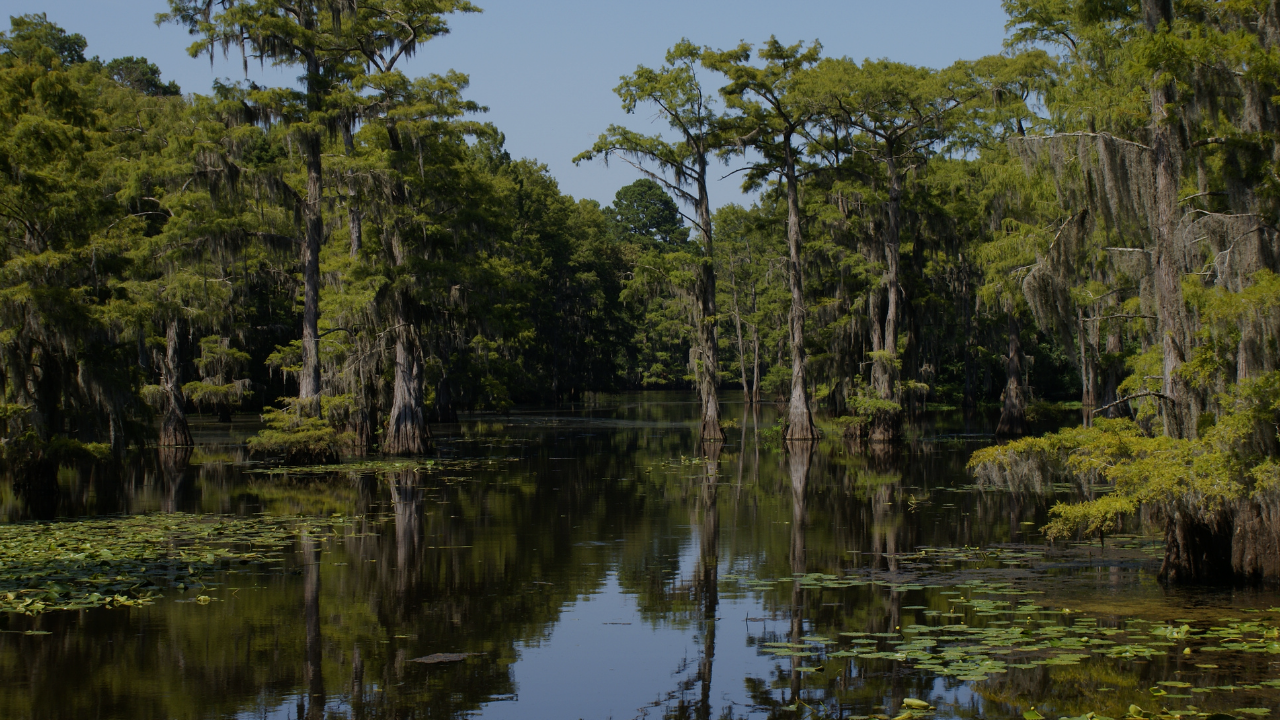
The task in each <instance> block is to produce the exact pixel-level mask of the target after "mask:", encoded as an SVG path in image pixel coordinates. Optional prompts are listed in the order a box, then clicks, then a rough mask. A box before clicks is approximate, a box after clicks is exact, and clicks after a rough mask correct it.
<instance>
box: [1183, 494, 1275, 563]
mask: <svg viewBox="0 0 1280 720" xmlns="http://www.w3.org/2000/svg"><path fill="white" fill-rule="evenodd" d="M1166 515H1167V517H1166V520H1165V553H1164V562H1163V564H1161V566H1160V578H1161V579H1162V580H1165V581H1168V582H1173V583H1205V582H1231V581H1245V582H1258V581H1280V495H1277V494H1275V493H1272V494H1271V497H1266V498H1258V497H1252V498H1245V499H1240V500H1236V501H1234V502H1231V503H1228V504H1226V505H1225V506H1224V507H1223V508H1221V509H1220V510H1218V511H1217V512H1214V513H1212V514H1209V515H1207V516H1206V515H1205V514H1202V513H1197V512H1195V511H1194V510H1192V509H1188V508H1170V509H1168V510H1166ZM1228 559H1229V560H1230V561H1229V562H1227V560H1228Z"/></svg>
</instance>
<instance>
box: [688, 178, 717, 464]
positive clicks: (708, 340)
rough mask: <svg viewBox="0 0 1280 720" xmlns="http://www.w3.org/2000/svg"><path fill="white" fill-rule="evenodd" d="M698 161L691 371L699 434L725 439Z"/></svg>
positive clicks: (707, 216) (707, 219) (706, 214)
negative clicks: (698, 256) (697, 257)
mask: <svg viewBox="0 0 1280 720" xmlns="http://www.w3.org/2000/svg"><path fill="white" fill-rule="evenodd" d="M700 160H701V162H700V164H699V168H700V170H701V172H700V174H699V177H698V206H697V213H698V225H699V228H698V231H699V233H700V234H701V235H702V257H701V259H700V260H701V262H700V267H699V268H698V277H697V280H696V281H695V283H694V286H695V287H694V289H695V295H696V297H695V298H694V324H695V325H696V326H697V327H695V328H694V338H695V343H696V348H695V351H696V357H695V359H694V368H693V370H694V378H695V379H696V381H697V383H698V397H699V398H700V399H701V400H702V427H701V428H700V430H699V432H700V437H701V438H702V439H703V440H712V441H715V442H724V430H721V429H720V398H719V397H717V394H716V386H717V384H718V380H719V377H718V375H719V370H720V364H719V361H718V360H717V359H716V349H717V348H716V269H715V265H713V264H712V258H713V257H714V254H713V251H714V246H713V245H712V242H711V232H712V226H711V200H710V198H709V196H708V195H707V179H706V158H705V157H703V158H700Z"/></svg>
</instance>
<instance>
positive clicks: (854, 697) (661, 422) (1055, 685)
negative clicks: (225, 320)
mask: <svg viewBox="0 0 1280 720" xmlns="http://www.w3.org/2000/svg"><path fill="white" fill-rule="evenodd" d="M682 400H683V399H682V398H679V397H678V396H668V395H656V394H649V395H644V396H631V397H623V398H620V399H615V400H614V401H610V402H606V403H604V404H602V405H600V406H599V407H595V408H590V409H583V410H577V411H572V412H562V413H556V414H552V413H543V414H517V415H513V416H512V417H510V418H503V419H494V418H489V419H484V420H477V421H473V422H466V423H463V424H462V425H460V426H454V427H451V428H438V429H437V430H439V431H440V432H438V439H437V448H438V453H439V456H438V462H437V464H436V465H434V466H431V467H429V468H418V469H413V468H411V467H408V468H401V469H395V468H389V467H385V466H376V465H375V466H372V467H365V468H363V469H347V470H344V471H342V472H327V473H322V472H288V473H275V474H270V473H263V472H257V471H260V470H262V469H263V468H262V467H261V466H259V465H255V464H252V463H246V462H245V459H244V454H243V450H242V449H241V448H240V447H239V446H238V445H237V444H236V443H235V434H236V433H241V434H243V433H248V432H249V431H251V430H252V428H251V427H249V426H240V425H237V426H233V428H232V435H231V436H228V434H227V430H226V426H218V425H212V424H211V425H207V426H201V427H200V428H199V432H198V433H197V437H198V442H200V443H201V445H200V447H198V448H197V450H196V452H195V453H194V455H193V456H192V457H191V458H189V459H188V458H184V457H181V456H178V457H173V456H169V457H166V458H144V459H142V460H140V461H139V464H138V467H136V468H133V469H131V470H129V471H126V472H124V473H103V472H98V471H87V470H86V471H82V472H75V471H72V470H64V471H63V473H62V474H61V475H60V476H59V480H58V486H57V488H55V489H52V490H50V489H47V488H46V489H44V490H42V491H39V492H37V491H34V490H30V489H24V488H23V487H20V486H14V485H12V484H10V485H5V486H0V519H3V520H4V521H5V522H21V521H28V520H31V519H48V518H52V517H55V516H61V517H63V518H74V517H84V516H94V515H97V516H101V515H108V514H117V513H124V514H136V513H172V512H185V513H201V514H230V515H242V516H254V514H255V513H267V514H270V515H274V516H289V515H303V516H310V517H332V516H334V515H335V514H338V515H341V516H342V517H343V518H347V519H346V520H344V521H343V522H342V523H339V524H337V525H335V526H334V529H333V530H332V531H331V532H327V533H323V534H320V535H308V536H306V538H305V539H304V540H299V541H298V542H297V543H295V545H294V546H293V547H292V548H290V549H289V551H288V552H286V554H285V555H284V562H283V563H282V564H278V565H275V566H271V567H260V566H253V568H252V569H249V570H245V571H241V572H224V573H221V574H219V575H218V576H217V577H216V583H215V584H211V585H209V586H207V587H205V588H202V589H199V590H196V589H192V590H190V591H188V592H186V593H181V592H176V591H170V592H167V593H166V594H165V597H164V598H163V599H160V600H158V601H157V602H156V603H155V604H152V605H149V606H146V607H135V608H113V609H92V610H77V611H53V612H46V613H44V614H40V615H37V616H34V617H28V616H24V615H19V614H16V613H10V614H5V615H0V630H3V631H5V632H0V718H80V717H83V718H130V719H133V718H184V719H185V718H246V719H247V718H317V719H318V718H459V717H482V718H513V719H514V718H570V719H572V718H585V719H591V718H619V719H621V718H635V717H649V718H740V717H756V718H766V717H779V718H794V717H842V718H851V717H859V716H862V717H866V716H876V715H882V716H884V717H887V718H891V717H904V716H903V715H902V713H903V712H904V710H905V709H906V708H904V707H903V705H902V701H903V700H904V699H906V698H912V699H919V700H923V701H926V702H927V703H929V704H931V705H932V706H934V707H935V708H936V711H933V712H930V711H927V710H923V709H922V710H921V711H920V712H919V714H920V715H922V716H927V717H941V718H985V717H1014V718H1021V717H1022V716H1023V713H1024V712H1027V711H1030V710H1031V708H1032V707H1033V706H1034V707H1035V708H1036V712H1039V713H1041V714H1042V715H1043V716H1044V717H1046V718H1058V717H1060V716H1080V715H1083V714H1085V713H1087V712H1095V713H1097V714H1098V715H1102V716H1109V717H1113V718H1120V717H1124V716H1125V715H1126V711H1127V708H1128V707H1129V706H1130V704H1136V705H1138V706H1140V707H1141V708H1142V709H1144V710H1146V711H1153V712H1157V713H1160V712H1163V713H1164V714H1166V715H1168V716H1189V717H1193V716H1196V715H1201V716H1203V715H1204V714H1205V713H1209V712H1217V711H1225V712H1227V713H1229V714H1232V715H1236V716H1240V717H1266V716H1267V715H1266V714H1265V712H1264V711H1267V710H1270V709H1272V708H1277V706H1280V689H1277V687H1276V685H1280V683H1277V682H1276V679H1277V678H1280V639H1277V637H1276V628H1277V627H1278V626H1280V594H1278V593H1276V592H1275V591H1274V590H1266V589H1247V588H1239V589H1217V590H1195V591H1189V590H1171V589H1166V588H1163V587H1161V586H1160V585H1159V584H1158V583H1157V581H1156V578H1155V575H1156V570H1157V568H1158V561H1157V560H1155V559H1154V558H1155V557H1158V553H1159V546H1158V543H1157V542H1156V540H1157V538H1155V537H1153V536H1152V533H1151V528H1144V527H1143V526H1142V525H1141V523H1137V524H1135V525H1134V527H1132V528H1129V530H1130V532H1129V534H1127V535H1124V536H1120V537H1115V538H1108V539H1107V541H1106V543H1105V544H1104V545H1100V544H1099V543H1098V542H1097V541H1096V540H1095V541H1094V542H1093V543H1092V544H1088V543H1080V544H1061V543H1060V544H1058V545H1056V546H1048V545H1046V544H1045V542H1044V539H1043V537H1042V536H1041V535H1040V534H1039V531H1038V528H1039V527H1040V526H1041V525H1043V524H1044V522H1045V520H1046V518H1047V515H1048V509H1049V508H1050V507H1051V506H1052V504H1053V503H1054V502H1055V501H1056V500H1058V499H1070V498H1071V497H1073V496H1078V493H1080V492H1087V490H1079V489H1070V488H1058V489H1057V490H1058V492H1057V495H1056V497H1055V495H1054V494H1044V493H1034V492H1012V491H1008V490H995V489H985V490H984V489H977V488H974V487H972V485H971V483H972V481H971V480H970V479H969V478H968V477H967V476H966V475H965V473H964V463H965V461H966V460H967V458H968V455H969V452H971V451H972V449H973V447H975V446H974V445H973V444H966V443H961V442H956V441H954V440H952V439H951V438H954V436H956V435H958V434H963V433H965V432H973V431H975V430H981V427H976V428H975V426H972V425H970V426H965V424H964V422H963V420H961V419H959V418H949V417H948V418H944V419H943V420H936V421H934V422H932V423H931V424H926V425H924V426H922V427H920V428H917V430H916V439H915V441H913V442H912V443H910V444H909V445H907V446H906V447H904V448H901V449H899V450H897V451H894V452H890V453H881V454H868V453H866V452H864V451H863V450H861V449H859V448H856V447H851V446H848V445H846V444H844V443H842V442H840V441H835V440H831V441H824V442H822V443H820V444H818V445H816V446H814V447H800V448H792V451H791V452H790V453H785V452H783V451H782V450H781V448H780V446H779V443H778V442H777V441H776V440H773V439H771V438H770V437H769V436H768V434H767V429H768V428H769V426H770V425H771V424H772V421H773V419H774V417H775V413H774V411H773V410H771V409H765V410H763V411H761V413H762V414H761V415H760V416H759V417H758V418H756V417H752V416H751V415H749V414H745V412H744V409H743V407H742V406H741V405H733V404H729V405H728V406H727V415H728V416H729V417H735V419H737V421H738V424H739V427H738V428H733V429H730V430H729V432H728V434H729V442H728V443H727V444H726V445H725V446H724V447H723V449H721V450H720V451H719V452H718V453H714V454H713V455H712V457H711V458H709V459H708V458H704V457H703V455H702V453H701V452H700V451H699V449H698V448H697V447H696V445H695V443H694V442H693V438H692V429H693V423H692V418H693V417H694V416H695V412H694V407H693V405H692V404H690V403H687V402H683V401H682ZM761 430H765V431H766V432H765V433H764V434H762V433H761ZM184 461H186V462H184ZM63 521H64V522H74V520H66V519H64V520H63ZM197 594H202V595H204V596H205V597H206V598H208V602H206V603H205V604H200V603H196V602H183V601H189V600H191V599H192V598H194V597H195V596H196V595H197ZM1184 626H1185V628H1184ZM30 630H39V631H42V632H47V633H48V634H40V635H29V634H23V633H24V632H26V631H30ZM442 653H443V654H469V655H466V656H465V657H462V658H456V657H454V658H448V657H446V658H444V659H445V660H450V661H447V662H420V661H416V660H420V659H422V658H429V657H430V656H432V655H435V654H442ZM437 659H438V658H437ZM1161 683H1164V684H1161ZM1268 683H1269V684H1268ZM1277 714H1280V710H1276V711H1275V712H1274V713H1272V715H1271V716H1270V717H1275V716H1276V715H1277Z"/></svg>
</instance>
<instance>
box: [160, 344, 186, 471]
mask: <svg viewBox="0 0 1280 720" xmlns="http://www.w3.org/2000/svg"><path fill="white" fill-rule="evenodd" d="M178 343H179V337H178V321H177V320H170V321H169V326H168V327H167V328H166V329H165V349H164V369H163V376H162V378H161V382H163V383H164V391H165V394H166V395H167V396H168V401H167V402H166V403H165V410H164V418H163V420H161V423H160V445H164V446H170V447H179V446H186V445H191V444H193V443H192V441H191V430H190V428H188V427H187V398H186V396H185V395H184V394H183V393H182V356H181V353H179V351H178V350H179V344H178Z"/></svg>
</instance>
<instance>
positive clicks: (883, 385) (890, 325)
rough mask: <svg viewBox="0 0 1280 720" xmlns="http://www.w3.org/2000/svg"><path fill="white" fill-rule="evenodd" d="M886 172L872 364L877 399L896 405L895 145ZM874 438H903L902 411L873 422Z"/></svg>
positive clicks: (898, 198) (898, 187)
mask: <svg viewBox="0 0 1280 720" xmlns="http://www.w3.org/2000/svg"><path fill="white" fill-rule="evenodd" d="M886 171H887V172H888V174H889V202H888V203H886V205H885V227H884V263H885V272H884V277H883V278H882V280H881V286H882V287H883V288H884V291H885V306H886V307H885V313H884V321H883V323H879V322H875V323H872V332H873V333H880V337H878V338H872V343H871V345H872V348H873V350H875V355H874V356H873V357H872V361H871V389H872V391H873V392H875V394H876V398H877V399H878V400H887V401H889V402H893V403H897V402H899V401H900V397H899V395H898V377H897V375H898V364H897V363H898V301H899V300H900V298H901V295H902V286H901V281H900V278H899V272H900V265H901V253H900V248H901V243H902V229H901V205H902V177H901V174H900V173H899V172H898V168H897V164H896V163H895V162H894V159H893V146H892V145H890V146H889V152H888V159H887V160H886ZM870 434H871V439H872V440H876V441H891V440H897V439H898V438H899V437H900V436H901V435H902V412H901V410H897V411H894V410H888V409H881V410H877V411H876V412H875V413H874V416H873V417H872V419H871V428H870Z"/></svg>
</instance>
